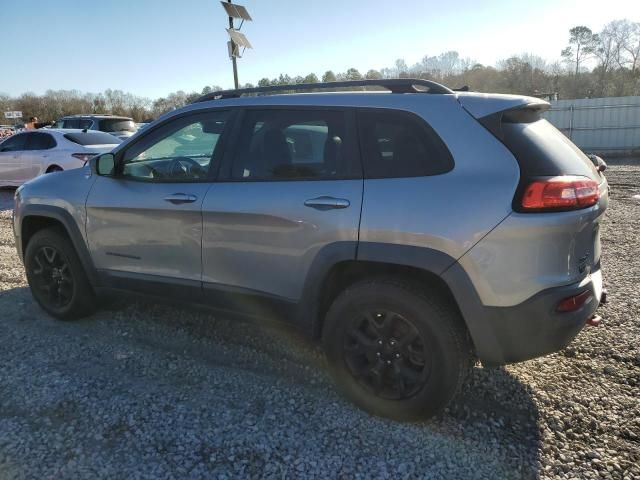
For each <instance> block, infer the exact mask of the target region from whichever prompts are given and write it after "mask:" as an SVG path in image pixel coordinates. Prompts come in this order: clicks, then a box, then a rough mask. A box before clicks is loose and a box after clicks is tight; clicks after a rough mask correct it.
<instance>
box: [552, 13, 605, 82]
mask: <svg viewBox="0 0 640 480" xmlns="http://www.w3.org/2000/svg"><path fill="white" fill-rule="evenodd" d="M597 44H598V36H597V35H595V34H594V33H593V32H592V31H591V29H590V28H588V27H585V26H584V25H580V26H577V27H573V28H572V29H571V30H569V45H568V46H567V47H566V48H565V49H564V50H562V52H561V55H562V57H563V58H565V60H566V61H567V62H570V63H571V64H575V74H576V75H578V73H579V72H580V66H581V65H583V63H584V62H585V60H587V59H588V58H589V57H591V56H592V55H593V54H594V52H595V51H596V48H597Z"/></svg>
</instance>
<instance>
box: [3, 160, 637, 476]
mask: <svg viewBox="0 0 640 480" xmlns="http://www.w3.org/2000/svg"><path fill="white" fill-rule="evenodd" d="M607 173H608V178H609V180H610V182H611V184H612V203H611V207H610V209H609V210H608V212H607V214H606V220H605V222H604V225H603V229H602V236H603V241H604V245H603V265H604V272H605V275H606V284H607V287H608V288H609V299H610V303H609V304H608V305H607V306H606V307H604V308H603V309H602V312H601V313H602V315H603V317H604V325H603V326H601V327H597V328H590V329H587V330H585V331H583V332H582V333H581V334H580V336H579V337H578V338H577V339H576V341H575V342H574V343H573V344H572V345H571V346H570V347H569V348H567V349H566V350H565V351H563V352H560V353H558V354H555V355H551V356H548V357H546V358H542V359H537V360H533V361H529V362H525V363H522V364H519V365H513V366H508V367H506V368H500V369H492V370H485V369H483V368H480V367H477V368H475V369H474V374H473V383H472V385H471V386H470V387H469V388H468V389H467V390H466V392H465V393H464V395H462V396H461V397H460V398H459V399H458V400H457V401H456V403H455V404H454V405H453V406H452V407H451V409H450V410H449V411H448V412H446V413H445V414H444V415H442V416H440V417H439V418H437V419H435V420H432V421H431V422H428V423H424V424H398V423H394V422H391V421H387V420H382V419H378V418H372V417H370V416H368V415H367V414H365V413H363V412H361V411H359V410H357V409H355V408H354V407H352V406H351V405H350V404H349V403H347V402H346V401H344V400H343V399H342V398H341V397H339V396H338V395H337V394H336V392H335V390H334V388H333V386H332V384H331V381H330V380H329V378H328V376H327V374H326V371H325V367H324V363H323V357H322V354H321V352H320V350H319V349H318V348H317V347H316V346H315V345H313V344H312V343H310V342H308V341H307V340H305V339H304V338H301V337H299V336H297V335H296V334H294V333H292V332H290V331H288V330H283V329H276V328H272V327H264V326H263V327H260V326H258V325H256V324H247V323H240V322H234V321H230V320H226V319H218V318H213V317H212V316H210V315H208V314H206V313H202V312H194V311H191V310H187V309H179V308H174V307H168V306H157V305H153V304H150V303H143V302H137V303H133V304H127V305H125V306H124V307H122V308H120V309H112V310H110V311H102V312H100V313H98V314H96V315H94V316H93V317H91V318H88V319H85V320H82V321H80V322H75V323H64V322H57V321H54V320H52V319H51V318H49V317H48V316H46V315H45V314H43V313H42V312H41V311H40V310H39V309H38V308H37V307H36V306H35V305H34V303H33V301H32V299H31V296H30V294H29V291H28V289H27V288H26V283H25V278H24V274H23V270H22V266H21V264H20V262H19V260H18V259H17V257H16V254H15V250H14V246H13V238H12V233H11V224H10V218H11V211H10V210H9V208H10V206H11V195H12V193H11V192H7V191H0V314H1V318H2V321H0V479H2V480H4V479H14V478H15V479H23V478H24V479H26V478H56V479H62V478H73V479H79V478H113V477H120V478H234V477H235V478H249V477H264V478H306V477H322V478H333V477H342V478H370V477H377V478H413V477H427V478H491V479H494V478H581V479H582V478H620V479H624V478H628V479H633V478H639V479H640V466H639V465H640V401H639V397H640V395H639V394H640V345H639V340H640V325H639V323H638V321H639V318H640V299H639V298H638V297H639V296H638V293H639V289H638V285H637V283H638V279H640V259H639V258H638V252H639V251H640V232H638V228H639V227H640V202H639V201H637V200H634V199H633V198H632V196H633V195H635V194H640V166H638V165H635V166H632V165H614V166H611V167H610V169H609V170H608V172H607Z"/></svg>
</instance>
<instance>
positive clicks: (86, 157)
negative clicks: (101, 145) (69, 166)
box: [71, 153, 97, 163]
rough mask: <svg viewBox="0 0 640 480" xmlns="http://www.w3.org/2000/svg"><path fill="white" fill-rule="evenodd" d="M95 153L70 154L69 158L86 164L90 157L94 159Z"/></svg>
mask: <svg viewBox="0 0 640 480" xmlns="http://www.w3.org/2000/svg"><path fill="white" fill-rule="evenodd" d="M96 155H97V153H72V154H71V156H72V157H73V158H77V159H78V160H82V161H83V162H85V163H86V162H88V161H89V160H90V159H91V158H92V157H95V156H96Z"/></svg>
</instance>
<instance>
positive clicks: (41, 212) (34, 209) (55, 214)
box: [18, 205, 98, 286]
mask: <svg viewBox="0 0 640 480" xmlns="http://www.w3.org/2000/svg"><path fill="white" fill-rule="evenodd" d="M51 227H59V228H61V229H62V230H63V231H64V233H65V234H66V235H67V237H68V238H69V241H70V242H71V243H72V244H73V247H74V249H75V251H76V252H77V254H78V257H79V258H80V261H81V262H82V266H83V267H84V269H85V272H86V274H87V277H88V278H89V281H90V282H91V284H92V285H94V286H95V285H96V283H97V278H98V276H97V273H96V269H95V266H94V265H93V261H92V260H91V255H90V254H89V250H88V248H87V245H86V243H85V240H84V237H83V236H82V233H81V232H80V228H79V227H78V225H77V223H76V221H75V220H74V219H73V217H72V216H71V214H70V213H69V212H67V211H66V210H64V209H63V208H60V207H55V206H52V205H27V206H25V207H24V208H23V210H22V212H21V220H20V226H19V239H18V241H19V242H20V248H21V252H22V256H23V257H24V254H25V252H26V248H27V244H28V243H29V240H30V239H31V238H32V237H33V235H34V234H35V233H36V232H38V231H40V230H42V229H44V228H51Z"/></svg>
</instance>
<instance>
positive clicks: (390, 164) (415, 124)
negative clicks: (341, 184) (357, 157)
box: [358, 110, 453, 178]
mask: <svg viewBox="0 0 640 480" xmlns="http://www.w3.org/2000/svg"><path fill="white" fill-rule="evenodd" d="M358 124H359V129H360V138H361V141H362V153H363V155H362V156H363V159H364V165H363V166H364V174H365V177H366V178H397V177H424V176H429V175H439V174H442V173H446V172H448V171H450V170H451V169H452V168H453V157H452V156H451V153H450V152H449V150H448V149H447V147H446V145H445V144H444V142H443V141H442V140H441V139H440V137H438V135H437V134H436V133H435V132H434V131H433V129H431V128H430V127H429V126H428V125H427V124H426V123H425V122H424V121H423V120H421V119H420V118H418V117H417V116H415V115H412V114H409V113H406V112H393V111H390V112H389V111H366V110H363V111H360V112H358Z"/></svg>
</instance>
